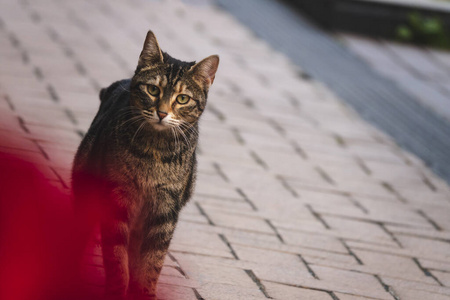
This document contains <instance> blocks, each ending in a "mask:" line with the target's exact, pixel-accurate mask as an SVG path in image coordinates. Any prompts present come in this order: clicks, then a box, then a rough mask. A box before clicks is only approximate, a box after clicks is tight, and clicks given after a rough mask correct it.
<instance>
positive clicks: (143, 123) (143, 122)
mask: <svg viewBox="0 0 450 300" xmlns="http://www.w3.org/2000/svg"><path fill="white" fill-rule="evenodd" d="M146 124H148V122H147V120H145V119H144V120H143V121H142V123H141V125H140V126H139V128H138V129H137V130H136V132H135V133H134V135H133V138H132V139H131V145H133V142H134V139H135V137H136V135H137V134H138V133H139V131H140V130H141V129H142V128H144V126H145V125H146Z"/></svg>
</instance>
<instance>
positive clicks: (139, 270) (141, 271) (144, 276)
mask: <svg viewBox="0 0 450 300" xmlns="http://www.w3.org/2000/svg"><path fill="white" fill-rule="evenodd" d="M176 222H177V216H172V215H171V216H168V215H166V214H160V215H153V216H150V217H149V219H148V220H146V224H145V226H144V228H146V229H147V230H146V231H145V233H144V236H143V240H142V243H141V245H140V247H139V255H138V257H137V263H136V264H135V266H136V268H133V269H132V270H130V272H131V274H132V276H131V283H130V292H131V293H133V294H134V297H135V298H133V299H156V286H157V283H158V279H159V275H160V273H161V269H162V267H163V264H164V259H165V257H166V254H167V252H168V249H169V245H170V241H171V239H172V236H173V233H174V231H175V226H176Z"/></svg>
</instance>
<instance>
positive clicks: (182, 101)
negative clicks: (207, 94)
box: [177, 95, 191, 104]
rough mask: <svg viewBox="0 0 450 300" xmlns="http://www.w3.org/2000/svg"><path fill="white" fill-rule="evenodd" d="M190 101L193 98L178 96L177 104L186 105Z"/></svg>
mask: <svg viewBox="0 0 450 300" xmlns="http://www.w3.org/2000/svg"><path fill="white" fill-rule="evenodd" d="M189 100H191V97H189V96H188V95H178V96H177V102H178V103H180V104H186V103H188V102H189Z"/></svg>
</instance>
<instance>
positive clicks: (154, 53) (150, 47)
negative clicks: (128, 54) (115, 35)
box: [138, 30, 163, 67]
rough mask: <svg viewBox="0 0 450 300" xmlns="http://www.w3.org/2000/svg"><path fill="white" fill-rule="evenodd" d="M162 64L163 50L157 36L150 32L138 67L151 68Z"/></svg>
mask: <svg viewBox="0 0 450 300" xmlns="http://www.w3.org/2000/svg"><path fill="white" fill-rule="evenodd" d="M161 62H163V55H162V52H161V48H159V45H158V41H157V40H156V37H155V34H154V33H153V32H152V31H151V30H149V31H148V32H147V37H146V38H145V42H144V47H143V49H142V52H141V55H140V56H139V62H138V67H144V66H151V65H155V64H158V63H161Z"/></svg>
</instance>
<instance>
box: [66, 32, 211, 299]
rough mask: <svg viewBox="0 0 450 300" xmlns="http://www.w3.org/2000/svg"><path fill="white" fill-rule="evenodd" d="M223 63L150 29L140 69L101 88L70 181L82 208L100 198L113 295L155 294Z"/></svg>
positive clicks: (103, 241) (148, 296)
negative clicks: (173, 46) (172, 45)
mask: <svg viewBox="0 0 450 300" xmlns="http://www.w3.org/2000/svg"><path fill="white" fill-rule="evenodd" d="M218 65H219V57H218V56H217V55H212V56H209V57H207V58H205V59H203V60H202V61H200V62H198V63H195V62H183V61H180V60H177V59H175V58H172V57H171V56H169V55H168V54H167V53H165V52H162V51H161V49H160V47H159V45H158V42H157V40H156V37H155V35H154V34H153V32H152V31H149V32H148V33H147V36H146V39H145V42H144V46H143V50H142V52H141V54H140V57H139V61H138V65H137V68H136V71H135V74H134V76H133V77H132V78H131V79H127V80H122V81H117V82H115V83H113V84H112V85H110V86H109V87H108V88H105V89H102V90H101V92H100V100H101V101H100V108H99V111H98V113H97V115H96V116H95V118H94V120H93V122H92V124H91V126H90V128H89V130H88V132H87V133H86V135H85V137H84V138H83V140H82V142H81V144H80V146H79V148H78V151H77V153H76V155H75V159H74V162H73V169H72V187H73V195H74V203H75V209H76V211H77V212H78V213H79V215H80V216H83V211H86V210H87V208H88V207H89V206H95V204H94V203H93V202H95V201H97V205H98V207H100V210H101V214H102V216H101V218H100V219H101V220H100V229H101V245H102V252H103V261H104V267H105V274H106V286H105V287H106V289H105V294H106V295H107V297H108V298H107V299H111V298H113V299H115V298H117V299H125V298H127V297H128V298H131V299H135V298H136V299H141V298H142V299H155V298H156V296H155V294H156V284H157V281H158V277H159V274H160V272H161V268H162V266H163V261H164V258H165V256H166V254H167V251H168V247H169V244H170V241H171V239H172V236H173V233H174V230H175V226H176V224H177V219H178V215H179V212H180V210H181V208H182V207H183V206H184V205H185V204H186V202H187V201H188V200H189V198H190V197H191V195H192V192H193V189H194V184H195V179H196V164H197V162H196V148H197V141H198V122H199V118H200V116H201V115H202V113H203V111H204V109H205V105H206V101H207V96H208V90H209V88H210V86H211V84H212V83H213V81H214V78H215V74H216V71H217V68H218ZM94 179H97V180H94ZM93 195H95V196H93ZM93 198H96V199H97V200H93Z"/></svg>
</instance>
